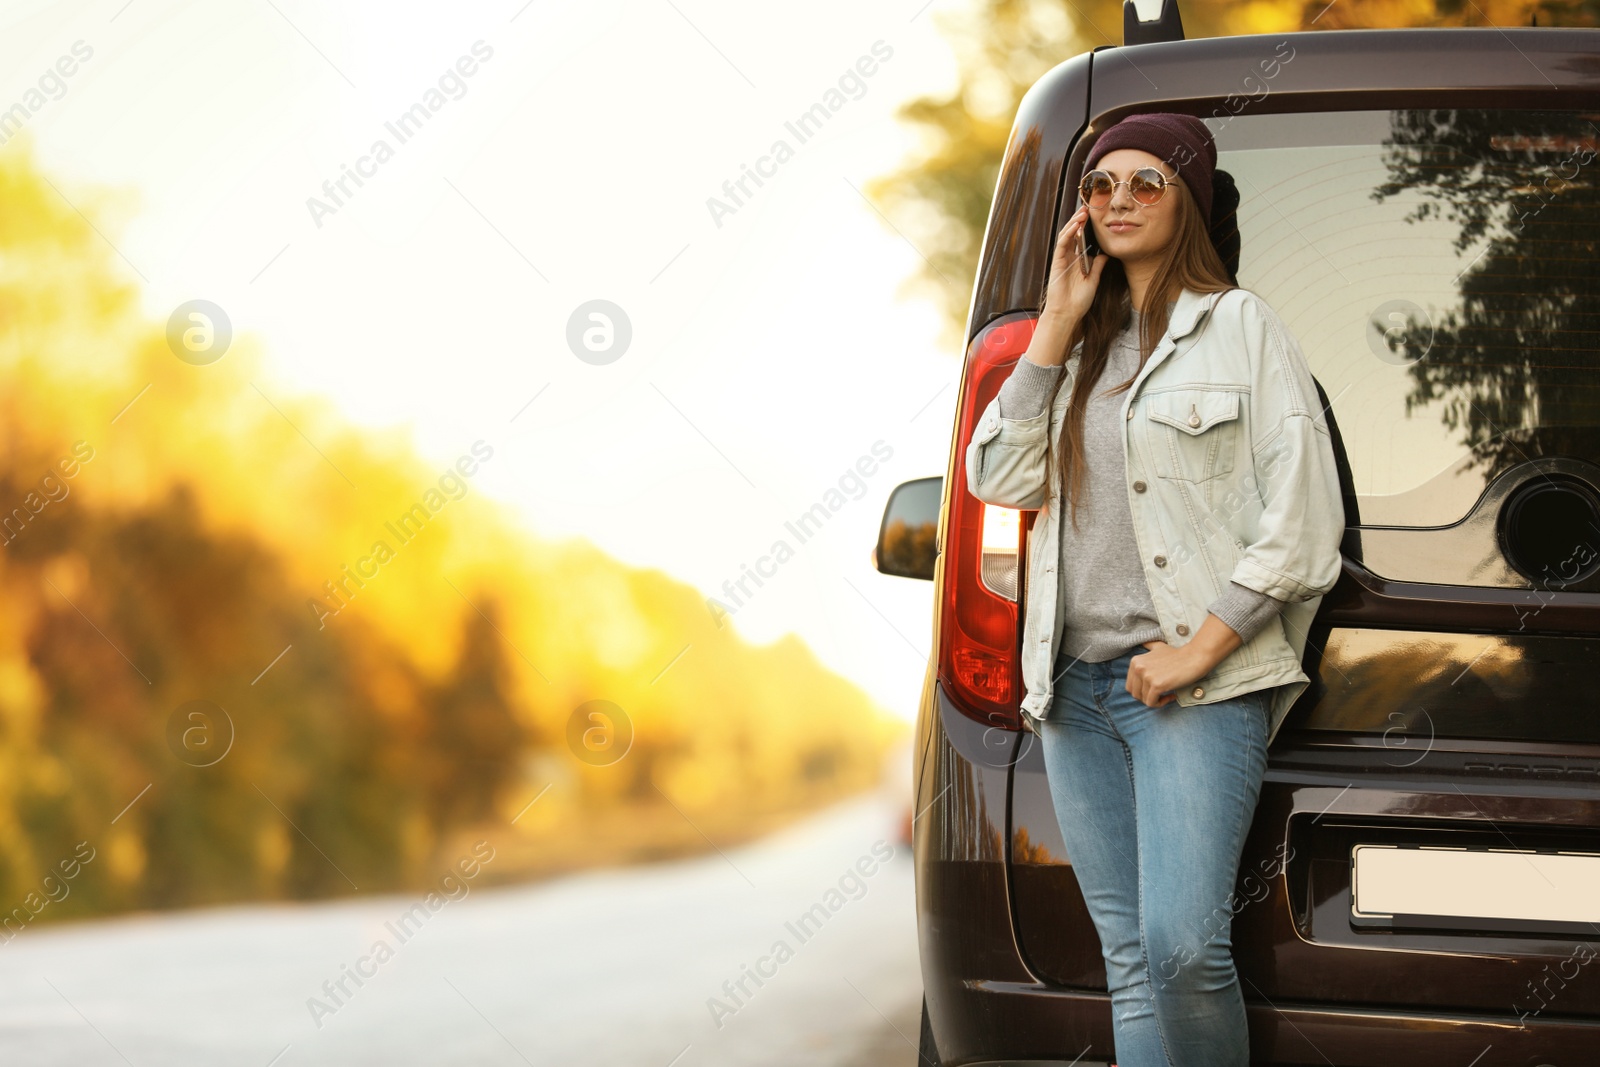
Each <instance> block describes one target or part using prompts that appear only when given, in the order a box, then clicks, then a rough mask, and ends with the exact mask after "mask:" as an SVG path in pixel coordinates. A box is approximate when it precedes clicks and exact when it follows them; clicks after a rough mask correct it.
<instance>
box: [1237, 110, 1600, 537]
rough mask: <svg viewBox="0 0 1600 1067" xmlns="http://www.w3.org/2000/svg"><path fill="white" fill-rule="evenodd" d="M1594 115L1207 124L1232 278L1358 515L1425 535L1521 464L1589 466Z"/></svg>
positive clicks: (1524, 113)
mask: <svg viewBox="0 0 1600 1067" xmlns="http://www.w3.org/2000/svg"><path fill="white" fill-rule="evenodd" d="M1597 121H1600V114H1597V113H1592V112H1587V111H1534V110H1488V109H1459V110H1440V109H1425V110H1423V109H1419V110H1374V111H1339V112H1316V113H1300V114H1279V115H1274V114H1251V113H1244V114H1239V115H1234V116H1232V117H1226V118H1212V119H1208V120H1207V123H1208V125H1210V127H1211V129H1212V132H1213V134H1214V135H1215V137H1216V141H1217V148H1218V163H1217V165H1218V166H1219V167H1221V168H1223V169H1225V170H1227V171H1229V172H1230V173H1231V174H1233V176H1234V178H1235V179H1236V181H1237V182H1238V186H1239V192H1240V198H1241V203H1240V206H1239V229H1240V236H1241V243H1242V254H1241V258H1240V268H1239V284H1240V285H1242V286H1245V287H1246V288H1249V289H1251V290H1253V291H1254V292H1256V293H1259V294H1260V295H1261V296H1263V297H1264V298H1265V299H1266V300H1267V301H1268V302H1269V303H1270V304H1271V305H1272V306H1273V307H1274V308H1275V309H1276V310H1277V311H1278V313H1279V314H1280V315H1281V316H1282V317H1283V318H1284V320H1285V321H1286V322H1287V323H1288V324H1289V326H1290V328H1291V330H1292V331H1293V332H1294V334H1295V336H1296V337H1297V338H1298V340H1299V342H1300V345H1301V347H1302V348H1303V349H1304V351H1305V353H1306V357H1307V359H1308V360H1309V361H1310V364H1311V367H1312V370H1313V372H1314V373H1315V374H1316V376H1317V378H1318V380H1319V381H1320V382H1321V383H1322V385H1323V388H1324V389H1325V390H1326V391H1327V394H1328V396H1329V398H1330V399H1331V401H1332V411H1333V414H1334V417H1335V419H1336V420H1337V422H1338V425H1339V429H1340V432H1341V434H1342V437H1343V441H1344V446H1345V450H1346V452H1347V454H1348V458H1349V462H1350V467H1351V473H1352V475H1353V478H1354V482H1355V489H1356V494H1357V496H1358V498H1359V505H1360V521H1361V525H1363V526H1412V527H1417V526H1441V525H1446V524H1449V523H1453V522H1456V521H1458V520H1459V519H1461V518H1462V517H1463V516H1464V515H1465V514H1466V513H1467V512H1468V510H1469V509H1470V508H1471V506H1472V504H1473V502H1474V501H1476V500H1477V499H1478V498H1479V496H1480V495H1481V494H1482V492H1483V490H1484V488H1485V486H1486V484H1487V483H1488V482H1489V481H1490V480H1491V479H1492V478H1494V477H1495V476H1496V475H1498V474H1499V473H1501V472H1502V471H1504V470H1506V469H1507V468H1509V467H1511V466H1513V465H1515V464H1517V463H1520V462H1522V461H1524V460H1526V459H1531V458H1534V457H1538V456H1551V455H1562V456H1572V457H1578V458H1580V459H1583V460H1587V461H1590V462H1593V461H1596V460H1600V375H1597V374H1596V370H1597V366H1596V347H1597V343H1600V336H1597V326H1600V324H1597V322H1596V308H1595V284H1594V279H1595V276H1596V271H1597V264H1600V259H1597V248H1596V242H1597V240H1600V226H1597V213H1596V206H1597V191H1596V180H1595V174H1596V171H1597V169H1600V159H1597V153H1600V128H1597V125H1596V123H1597Z"/></svg>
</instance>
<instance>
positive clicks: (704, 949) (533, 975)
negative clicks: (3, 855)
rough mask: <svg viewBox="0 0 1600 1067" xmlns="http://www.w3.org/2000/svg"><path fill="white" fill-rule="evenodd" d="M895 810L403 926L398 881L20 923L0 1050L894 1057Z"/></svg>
mask: <svg viewBox="0 0 1600 1067" xmlns="http://www.w3.org/2000/svg"><path fill="white" fill-rule="evenodd" d="M899 814H900V812H899V811H898V810H897V808H896V806H895V805H894V804H893V803H892V802H891V801H890V800H889V799H887V798H886V797H884V796H873V797H868V798H862V799H857V800H853V801H849V802H846V803H844V804H841V805H839V806H837V807H834V808H832V809H830V810H828V811H826V812H824V813H822V814H820V815H818V816H815V817H812V818H810V819H808V820H807V821H805V822H804V823H802V824H799V825H797V826H795V827H791V828H790V829H788V830H786V831H784V832H782V833H779V834H777V835H774V836H772V837H769V838H766V839H764V840H762V841H760V842H757V843H754V844H751V845H748V846H745V847H741V848H737V849H728V850H726V851H725V854H719V853H711V854H709V855H707V856H704V857H700V858H697V859H693V860H684V861H676V862H671V863H662V864H656V865H651V866H647V867H634V868H627V869H621V870H612V871H599V872H592V873H588V874H583V875H577V876H571V877H565V878H561V879H557V880H552V881H548V882H542V883H538V884H534V885H529V886H523V887H504V888H488V887H485V888H477V889H470V891H469V892H468V893H467V894H466V895H465V896H461V897H460V898H459V899H456V900H450V901H448V902H445V903H444V904H443V905H442V906H441V907H439V908H438V910H437V911H434V912H431V913H429V912H427V911H426V908H424V909H423V910H422V913H423V914H424V915H425V918H422V919H416V918H413V920H412V925H411V926H409V927H400V926H398V924H399V923H400V921H401V919H402V916H403V915H405V914H406V912H407V911H408V909H410V908H411V907H412V905H413V904H415V903H417V898H414V897H399V896H390V897H369V898H364V899H361V900H357V901H349V902H340V903H330V904H316V905H286V906H252V907H238V908H220V909H207V910H204V911H195V912H187V913H182V914H176V915H155V916H137V917H129V918H122V919H114V920H106V921H100V922H89V923H79V924H74V925H71V926H66V927H57V928H49V927H43V928H40V929H37V930H28V931H24V932H23V933H22V934H20V935H19V936H18V937H17V938H16V939H15V940H13V941H11V942H10V943H8V944H5V945H0V1063H6V1064H11V1063H16V1064H28V1065H30V1067H35V1065H42V1067H49V1065H54V1064H63V1065H66V1064H70V1065H72V1067H95V1065H99V1064H105V1065H107V1067H114V1065H116V1067H120V1065H124V1064H131V1065H133V1067H188V1065H195V1067H269V1065H271V1067H299V1065H309V1064H315V1065H326V1067H354V1065H366V1064H371V1065H374V1067H376V1065H383V1067H406V1065H411V1064H416V1065H421V1064H428V1065H430V1067H433V1065H438V1064H450V1065H452V1067H453V1065H489V1064H494V1065H499V1064H506V1065H517V1064H537V1065H540V1067H543V1065H545V1064H569V1063H583V1064H590V1065H610V1064H617V1065H619V1067H620V1065H626V1067H650V1065H652V1064H659V1065H661V1067H669V1065H670V1067H800V1065H805V1067H868V1065H871V1067H911V1065H912V1064H913V1063H915V1061H916V1051H915V1049H913V1048H912V1047H911V1045H910V1043H909V1042H910V1041H914V1040H915V1039H916V1037H917V1030H916V1023H917V1006H918V1004H919V1002H920V998H921V987H920V980H919V976H918V970H917V955H916V937H915V921H914V916H913V910H912V899H913V898H912V873H911V856H910V852H909V850H908V849H907V848H906V847H905V846H902V845H899V844H898V842H897V840H896V837H895V829H896V820H897V818H898V817H899ZM875 846H876V852H875V851H874V847H875ZM891 850H892V851H891ZM880 855H883V856H887V857H888V858H887V859H886V860H884V861H880V860H879V856H880ZM858 865H859V866H858ZM852 870H854V872H855V873H854V874H853V875H852V874H851V873H850V872H851V871H852ZM863 872H870V873H863ZM415 914H417V913H413V915H415ZM807 914H809V915H810V916H811V919H810V921H809V922H808V923H805V924H801V920H802V918H803V917H804V916H806V915H807ZM396 929H399V930H401V931H403V932H408V934H409V936H407V937H406V938H405V939H404V940H401V939H400V938H399V937H397V936H396V933H395V930H396ZM379 941H383V942H385V943H386V944H387V945H388V946H389V949H390V954H388V955H386V956H383V957H382V958H381V959H380V958H377V957H378V955H379V954H377V953H374V949H375V946H376V944H377V943H378V942H379ZM369 954H371V955H369ZM364 956H365V957H368V960H367V962H365V963H361V964H360V969H361V970H363V971H365V972H366V973H367V974H368V975H369V976H368V977H365V978H363V979H362V980H361V984H360V985H357V984H356V983H355V982H354V980H353V979H350V978H349V977H345V978H344V992H343V993H339V994H338V997H337V1000H336V999H335V997H333V996H331V995H329V994H328V993H327V992H325V990H324V982H329V983H336V982H337V981H338V980H339V979H340V978H341V977H342V976H345V975H346V974H347V968H355V967H357V964H358V962H359V961H360V960H361V959H362V957H364ZM752 969H754V970H758V971H761V972H764V973H765V974H766V975H767V977H764V978H762V979H761V983H760V984H759V985H758V984H757V983H756V981H755V980H754V979H753V978H751V977H749V974H750V971H751V970H752ZM741 979H742V984H743V992H740V991H739V989H738V986H739V984H740V981H741ZM725 982H726V983H728V985H727V986H724V983H725ZM330 988H334V991H335V992H336V993H337V992H338V990H337V988H336V987H330ZM730 991H731V992H730ZM314 997H320V998H321V1001H322V1004H323V1005H324V1007H323V1008H320V1009H318V1008H316V1007H315V1004H313V1003H312V998H314ZM713 998H716V999H713ZM718 1001H720V1005H721V1006H720V1008H719V1007H718ZM897 1028H898V1031H903V1032H904V1037H902V1036H901V1033H900V1032H897Z"/></svg>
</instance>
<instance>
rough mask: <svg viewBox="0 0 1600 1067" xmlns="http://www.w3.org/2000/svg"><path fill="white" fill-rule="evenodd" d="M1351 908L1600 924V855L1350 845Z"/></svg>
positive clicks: (1372, 914) (1361, 912)
mask: <svg viewBox="0 0 1600 1067" xmlns="http://www.w3.org/2000/svg"><path fill="white" fill-rule="evenodd" d="M1350 867H1351V870H1350V886H1351V890H1352V894H1351V895H1352V900H1351V905H1350V910H1351V912H1352V913H1353V914H1354V915H1356V916H1360V917H1363V918H1390V917H1393V916H1396V915H1417V916H1438V917H1441V918H1445V917H1450V918H1472V919H1512V920H1533V921H1547V922H1561V923H1593V922H1600V854H1596V853H1592V852H1523V851H1519V850H1515V849H1464V848H1401V847H1396V846H1394V845H1353V846H1351V848H1350Z"/></svg>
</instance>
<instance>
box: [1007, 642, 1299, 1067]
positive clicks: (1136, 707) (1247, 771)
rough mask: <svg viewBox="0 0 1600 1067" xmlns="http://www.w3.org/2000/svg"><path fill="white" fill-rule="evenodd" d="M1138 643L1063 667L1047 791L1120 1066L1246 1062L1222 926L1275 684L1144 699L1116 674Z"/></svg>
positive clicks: (1044, 728)
mask: <svg viewBox="0 0 1600 1067" xmlns="http://www.w3.org/2000/svg"><path fill="white" fill-rule="evenodd" d="M1147 651H1149V650H1148V649H1146V648H1144V647H1143V646H1138V647H1135V648H1133V649H1130V650H1129V651H1128V652H1125V653H1123V654H1122V655H1121V656H1118V657H1117V658H1116V659H1112V660H1107V661H1105V662H1103V663H1085V662H1081V661H1080V662H1077V663H1074V664H1072V665H1071V666H1070V667H1069V668H1068V669H1067V670H1066V671H1065V672H1064V673H1062V675H1061V677H1060V678H1059V679H1058V680H1057V683H1056V685H1055V688H1054V696H1053V697H1052V699H1051V706H1050V710H1049V712H1048V713H1047V715H1046V717H1045V718H1044V720H1043V721H1041V722H1040V723H1038V731H1039V734H1040V740H1041V742H1042V744H1043V752H1044V761H1045V771H1046V775H1047V778H1048V781H1049V783H1050V795H1051V799H1052V801H1053V803H1054V805H1055V810H1056V818H1057V820H1058V821H1059V822H1060V824H1061V836H1062V839H1063V840H1064V842H1065V843H1066V846H1067V860H1068V862H1070V863H1071V864H1072V870H1073V873H1074V874H1075V875H1076V876H1077V879H1078V885H1079V887H1080V888H1081V889H1082V890H1083V897H1084V901H1085V903H1086V904H1087V905H1088V909H1089V915H1090V917H1091V918H1092V919H1093V920H1094V925H1095V930H1096V931H1097V932H1098V933H1099V935H1100V948H1101V955H1102V956H1103V957H1104V959H1105V965H1106V985H1107V989H1108V990H1109V991H1110V994H1111V1008H1112V1027H1113V1033H1114V1034H1115V1038H1116V1056H1117V1064H1118V1067H1249V1063H1250V1055H1249V1032H1248V1029H1247V1027H1246V1023H1245V1011H1244V997H1243V994H1242V992H1241V990H1240V988H1239V977H1238V973H1237V972H1236V971H1235V970H1234V964H1233V956H1232V953H1231V948H1232V942H1231V938H1230V935H1231V928H1232V918H1233V912H1234V911H1235V910H1237V907H1238V903H1237V901H1236V899H1235V898H1234V893H1233V890H1234V884H1235V882H1236V880H1237V878H1238V872H1239V860H1240V856H1241V854H1242V852H1243V849H1244V839H1245V835H1246V834H1247V833H1248V832H1249V829H1250V823H1251V821H1252V818H1253V816H1254V814H1255V807H1256V799H1257V797H1258V796H1259V795H1260V792H1261V780H1262V778H1263V776H1264V775H1265V774H1266V767H1267V748H1266V741H1267V720H1268V714H1269V711H1270V698H1271V694H1272V690H1271V689H1270V688H1267V689H1261V690H1257V691H1256V692H1253V693H1246V694H1244V695H1242V696H1238V697H1233V698H1230V699H1228V700H1222V701H1218V702H1216V703H1214V704H1200V705H1195V706H1193V707H1187V708H1186V707H1181V706H1179V705H1178V704H1177V702H1175V701H1169V702H1168V703H1166V704H1165V705H1163V706H1161V707H1159V708H1152V707H1148V706H1146V705H1145V704H1143V703H1141V702H1140V701H1139V699H1138V698H1137V697H1135V696H1134V695H1133V694H1132V693H1130V692H1128V689H1127V685H1126V684H1125V683H1126V679H1127V674H1128V664H1129V663H1130V662H1131V661H1132V659H1133V657H1134V656H1136V655H1143V654H1144V653H1146V652H1147Z"/></svg>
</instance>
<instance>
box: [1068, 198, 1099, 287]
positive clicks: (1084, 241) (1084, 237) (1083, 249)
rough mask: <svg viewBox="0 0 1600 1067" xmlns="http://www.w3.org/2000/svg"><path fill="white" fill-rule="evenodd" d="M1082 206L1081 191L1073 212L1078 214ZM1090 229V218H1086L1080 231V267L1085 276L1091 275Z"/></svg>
mask: <svg viewBox="0 0 1600 1067" xmlns="http://www.w3.org/2000/svg"><path fill="white" fill-rule="evenodd" d="M1082 208H1083V194H1082V193H1079V194H1078V203H1077V206H1076V207H1074V208H1073V209H1072V213H1073V214H1074V215H1076V214H1077V213H1078V212H1079V211H1080V210H1082ZM1089 229H1090V226H1089V220H1088V219H1087V218H1085V219H1084V220H1083V229H1081V230H1079V231H1078V269H1079V270H1080V271H1082V272H1083V275H1084V277H1088V276H1089V249H1090V244H1089V240H1088V234H1089ZM1095 251H1096V252H1098V251H1099V249H1098V248H1096V249H1095Z"/></svg>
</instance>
